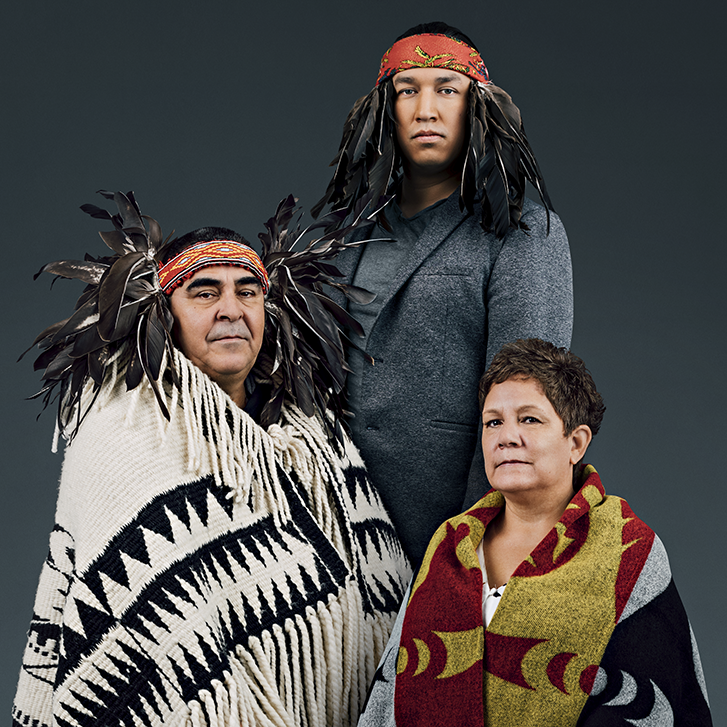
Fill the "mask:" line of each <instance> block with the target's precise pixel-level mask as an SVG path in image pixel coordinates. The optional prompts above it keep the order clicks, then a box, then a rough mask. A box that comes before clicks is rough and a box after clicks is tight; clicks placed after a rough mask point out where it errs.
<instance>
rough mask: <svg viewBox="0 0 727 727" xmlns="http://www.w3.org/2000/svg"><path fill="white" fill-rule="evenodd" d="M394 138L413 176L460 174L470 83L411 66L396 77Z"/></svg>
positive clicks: (452, 73)
mask: <svg viewBox="0 0 727 727" xmlns="http://www.w3.org/2000/svg"><path fill="white" fill-rule="evenodd" d="M393 83H394V91H395V93H396V100H395V103H394V112H395V116H396V124H397V126H396V139H397V141H398V143H399V149H400V150H401V153H402V155H403V157H404V164H405V169H406V171H407V172H408V173H410V174H412V175H414V176H431V175H439V174H441V173H442V172H445V171H449V172H451V174H452V176H460V174H461V168H460V165H459V164H458V162H459V160H460V157H461V155H462V151H463V149H464V146H465V128H466V119H467V100H468V95H469V94H468V92H469V87H470V83H471V81H470V79H469V78H467V76H463V75H462V74H461V73H457V72H456V71H449V70H447V69H445V68H412V69H411V70H407V71H401V72H400V73H397V74H396V75H395V76H394V79H393Z"/></svg>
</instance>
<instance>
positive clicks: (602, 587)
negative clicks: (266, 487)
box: [359, 466, 711, 727]
mask: <svg viewBox="0 0 727 727" xmlns="http://www.w3.org/2000/svg"><path fill="white" fill-rule="evenodd" d="M581 482H582V484H581V487H580V489H579V490H578V492H576V494H575V495H574V497H573V499H572V500H571V502H570V504H569V505H568V507H567V508H566V510H565V512H564V513H563V515H562V517H561V518H560V520H559V521H558V523H556V525H555V527H554V528H553V529H552V530H551V531H550V532H549V533H548V535H547V536H546V537H545V538H544V539H543V540H542V541H541V542H540V543H539V544H538V546H537V547H536V548H535V549H534V550H533V552H532V553H531V554H530V555H529V556H528V558H526V559H525V560H524V561H523V562H522V563H521V564H520V566H518V568H517V569H516V571H515V573H514V574H513V576H512V578H511V579H510V581H509V582H508V584H507V588H506V589H505V591H504V595H503V597H502V600H501V602H500V604H499V606H498V608H497V610H496V612H495V614H494V616H493V618H492V621H491V623H490V625H489V627H487V628H485V627H484V625H483V622H482V572H481V569H480V564H479V560H478V558H477V554H476V551H475V549H476V547H477V545H478V544H479V542H480V541H481V540H482V537H483V535H484V533H485V530H486V528H487V526H488V524H489V523H490V522H491V521H492V520H493V519H494V518H495V517H496V516H497V514H498V513H499V512H500V510H501V508H502V507H503V506H504V498H503V497H502V495H501V494H500V493H498V492H496V491H494V490H491V491H490V492H489V493H487V495H486V496H485V497H484V498H482V500H480V501H479V502H478V503H477V504H476V505H475V506H474V507H472V508H471V509H470V510H468V511H467V512H465V513H463V514H462V515H459V516H457V517H455V518H452V519H451V520H448V521H447V522H446V523H444V525H442V526H441V527H440V528H439V529H438V530H437V532H436V533H435V535H434V537H433V538H432V540H431V542H430V544H429V548H428V549H427V552H426V555H425V557H424V560H423V562H422V565H421V566H420V568H419V571H418V573H417V575H416V576H415V578H414V580H413V582H412V585H411V588H410V591H409V595H408V597H407V600H406V601H405V605H404V606H402V612H401V613H400V615H399V619H398V622H397V626H396V627H395V630H394V633H393V634H392V639H391V641H390V643H389V645H388V646H387V649H386V652H385V654H384V657H383V659H382V662H381V664H380V666H379V669H378V671H377V674H376V677H375V679H374V683H373V685H372V689H371V692H370V695H369V700H368V704H367V707H366V710H365V714H364V716H363V717H362V721H361V722H360V723H359V725H360V727H365V726H367V725H373V724H376V725H422V726H424V725H427V726H431V727H435V726H438V725H447V726H448V727H452V726H453V725H467V726H468V727H479V726H482V727H484V725H497V727H506V726H507V725H513V727H515V726H517V727H527V726H529V725H532V726H533V727H535V725H558V726H559V727H565V726H567V725H579V726H580V725H594V726H595V725H611V724H613V725H617V724H618V725H627V724H643V725H647V724H648V725H652V724H653V725H657V724H658V725H675V724H684V725H710V724H711V718H710V716H709V707H708V705H707V696H706V688H705V686H704V679H703V676H702V672H701V665H700V662H699V656H698V653H697V649H696V643H695V642H694V638H693V635H692V634H691V629H690V626H689V622H688V620H687V617H686V614H685V612H684V608H683V606H682V604H681V601H680V599H679V595H678V593H677V591H676V588H675V587H674V584H673V581H672V578H671V572H670V569H669V564H668V560H667V557H666V552H665V551H664V547H663V545H662V543H661V541H660V540H659V538H658V537H657V536H656V534H655V533H654V531H653V530H651V529H650V528H649V527H648V526H647V525H646V524H644V523H643V522H642V521H641V520H640V519H639V518H637V517H636V515H635V514H634V513H633V511H632V510H631V508H630V507H629V505H628V503H626V501H625V500H623V499H621V498H619V497H614V496H606V494H605V492H604V489H603V485H602V484H601V481H600V478H599V476H598V474H597V473H596V471H595V469H594V468H593V467H591V466H587V467H585V468H584V470H583V472H582V473H581ZM640 720H646V721H644V722H642V721H640Z"/></svg>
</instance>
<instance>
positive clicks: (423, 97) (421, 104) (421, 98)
mask: <svg viewBox="0 0 727 727" xmlns="http://www.w3.org/2000/svg"><path fill="white" fill-rule="evenodd" d="M416 117H417V121H430V120H432V119H436V118H437V103H436V96H435V94H434V91H433V90H431V89H426V88H425V89H422V90H421V91H420V92H419V95H418V97H417V108H416Z"/></svg>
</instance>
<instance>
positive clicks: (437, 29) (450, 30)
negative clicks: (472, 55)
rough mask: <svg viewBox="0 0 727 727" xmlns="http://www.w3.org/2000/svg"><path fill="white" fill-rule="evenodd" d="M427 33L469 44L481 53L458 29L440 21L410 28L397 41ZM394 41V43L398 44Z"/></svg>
mask: <svg viewBox="0 0 727 727" xmlns="http://www.w3.org/2000/svg"><path fill="white" fill-rule="evenodd" d="M425 33H438V34H439V35H446V36H448V37H449V38H454V39H455V40H461V41H462V42H463V43H467V45H468V46H470V47H471V48H474V49H475V50H476V51H477V52H478V53H479V52H480V51H479V49H478V48H477V46H476V45H475V44H474V43H473V42H472V41H471V40H470V39H469V38H468V37H467V36H466V35H465V34H464V33H463V32H462V31H461V30H459V29H458V28H455V27H454V26H452V25H447V23H443V22H441V21H440V20H438V21H435V22H433V23H421V24H420V25H415V26H414V27H413V28H409V30H407V31H406V32H405V33H402V34H401V35H400V36H399V37H398V38H397V39H396V41H399V40H403V39H404V38H410V37H411V36H412V35H423V34H425ZM396 41H394V42H396Z"/></svg>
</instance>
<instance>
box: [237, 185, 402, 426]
mask: <svg viewBox="0 0 727 727" xmlns="http://www.w3.org/2000/svg"><path fill="white" fill-rule="evenodd" d="M371 198H372V195H365V196H364V197H363V198H362V199H361V200H359V202H358V204H357V205H356V207H355V208H354V210H353V215H352V216H353V219H352V221H351V223H350V224H348V225H345V224H342V222H343V220H342V217H343V215H342V214H341V213H340V212H334V213H330V214H329V215H327V216H326V217H324V218H322V219H321V220H319V221H318V222H317V223H314V224H313V225H311V226H309V227H307V228H305V229H303V230H301V229H300V225H299V224H298V223H297V222H295V223H293V218H294V216H295V214H296V212H297V210H296V208H295V205H296V202H297V200H296V199H295V198H294V197H293V196H289V197H287V199H284V200H283V201H282V202H281V203H280V204H279V205H278V209H277V211H276V213H275V215H274V216H273V217H271V218H270V219H269V220H268V221H267V223H266V224H265V228H266V231H265V232H263V233H260V235H259V236H258V237H259V238H260V241H261V242H262V255H261V257H262V260H263V264H264V265H265V268H266V269H267V271H268V276H269V277H270V292H269V293H268V296H267V298H266V300H265V312H266V317H265V336H264V339H263V344H262V348H261V350H260V354H259V355H258V358H257V361H256V363H255V366H254V367H253V369H252V372H251V373H252V375H254V376H255V378H256V380H257V381H259V382H262V383H267V384H270V385H271V392H270V396H269V398H268V401H267V402H266V404H265V405H264V407H263V410H262V413H261V417H260V423H261V424H262V425H263V426H267V425H268V424H270V423H272V422H275V421H277V420H278V418H279V416H280V409H281V407H282V405H283V401H284V400H285V398H286V397H289V398H291V399H292V400H293V401H295V403H296V404H297V406H298V407H299V408H300V409H301V410H302V411H303V412H304V413H305V414H306V415H307V416H312V415H313V414H314V413H317V414H318V415H319V416H320V417H321V419H322V420H323V422H324V424H325V425H326V426H328V427H329V434H335V436H336V437H337V438H339V439H340V436H341V430H340V426H341V424H340V422H341V418H342V417H343V414H344V404H345V391H344V385H345V381H346V373H347V371H348V370H349V369H348V366H347V365H346V359H345V354H344V341H346V342H347V343H348V345H349V347H352V348H354V349H358V346H357V345H356V344H355V343H354V342H353V341H351V340H350V339H349V338H348V336H347V335H346V333H345V331H346V330H350V331H353V332H355V333H356V334H357V335H360V336H363V329H362V327H361V325H360V324H359V323H358V321H356V319H355V318H353V317H352V316H351V315H350V314H349V313H348V312H347V311H346V310H345V309H344V308H342V307H341V306H339V305H338V304H337V303H336V302H335V301H333V300H332V299H331V298H330V296H328V295H327V294H326V293H325V289H324V286H330V287H332V288H335V289H337V290H340V291H341V292H342V293H343V294H344V295H345V296H346V297H347V298H349V299H350V300H353V301H355V302H356V303H359V304H366V303H370V302H371V301H372V300H373V299H374V297H375V296H374V295H373V294H372V293H370V292H368V291H367V290H364V289H363V288H359V287H357V286H355V285H350V284H344V283H342V282H340V281H338V280H336V278H339V277H342V274H341V272H340V271H339V270H338V269H337V268H336V267H335V266H334V265H333V264H331V263H330V262H329V260H330V259H331V258H334V257H335V256H336V255H338V253H339V252H340V251H341V250H342V249H344V248H347V247H355V246H358V245H363V244H364V243H365V242H367V240H360V241H357V242H344V241H343V240H344V238H345V237H346V236H347V235H349V233H351V232H352V231H353V230H354V229H355V228H356V227H357V226H358V225H359V224H360V223H361V222H363V221H364V220H369V219H371V218H373V217H374V216H375V215H377V214H378V213H379V212H380V209H381V207H380V206H379V207H373V206H372V205H371V204H370V202H371ZM388 201H389V200H388V199H387V198H385V199H382V200H381V205H385V204H386V203H387V202H388ZM321 228H325V229H328V230H332V231H330V232H327V233H326V234H324V235H322V236H321V237H319V238H316V239H313V240H312V241H311V242H309V243H308V244H306V245H305V246H303V247H302V249H300V250H295V249H294V248H295V247H296V246H298V245H299V243H302V241H303V239H304V238H305V237H307V236H308V235H309V234H310V233H311V232H313V230H316V229H321ZM359 351H360V349H359ZM360 353H361V355H364V356H366V354H364V353H363V351H360ZM366 358H367V359H368V360H369V361H370V362H373V360H372V359H371V358H370V357H368V356H366Z"/></svg>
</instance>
